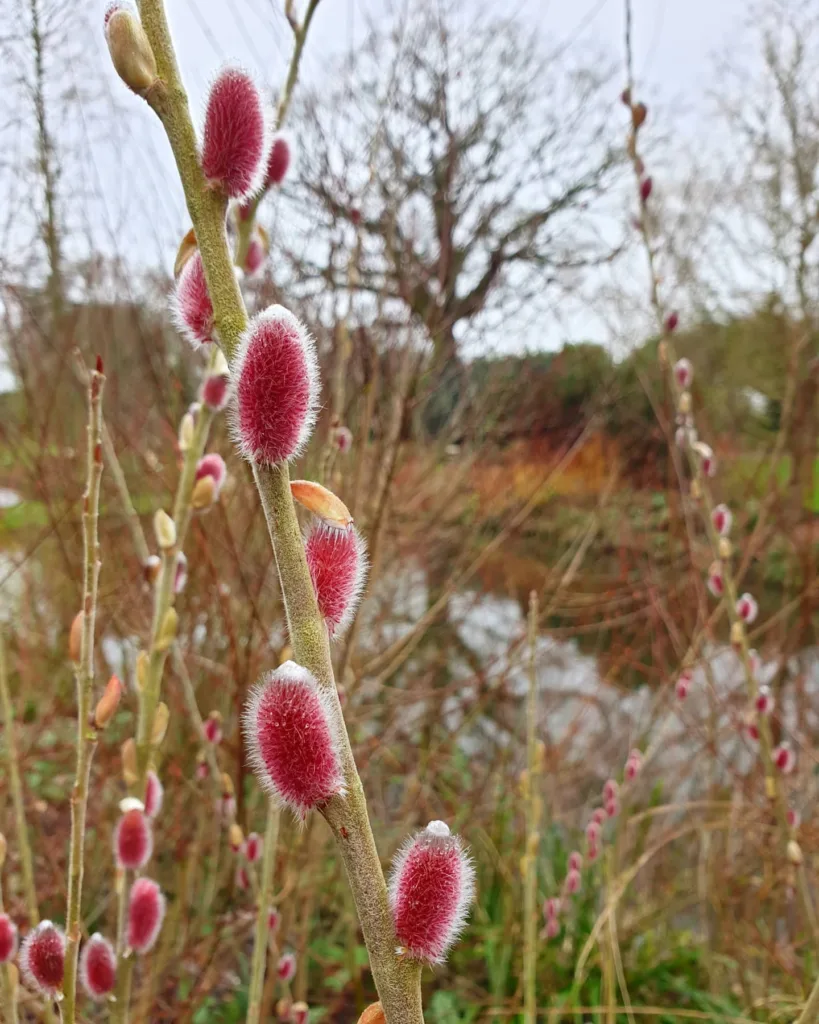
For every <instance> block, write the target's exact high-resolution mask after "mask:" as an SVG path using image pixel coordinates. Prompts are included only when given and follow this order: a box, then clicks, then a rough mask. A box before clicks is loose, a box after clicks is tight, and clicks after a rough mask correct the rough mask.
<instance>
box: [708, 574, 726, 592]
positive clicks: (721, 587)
mask: <svg viewBox="0 0 819 1024" xmlns="http://www.w3.org/2000/svg"><path fill="white" fill-rule="evenodd" d="M708 589H709V590H710V591H711V593H712V594H713V595H714V597H722V595H723V594H724V593H725V578H724V577H723V575H722V570H721V569H720V568H719V567H718V566H712V567H711V569H709V571H708Z"/></svg>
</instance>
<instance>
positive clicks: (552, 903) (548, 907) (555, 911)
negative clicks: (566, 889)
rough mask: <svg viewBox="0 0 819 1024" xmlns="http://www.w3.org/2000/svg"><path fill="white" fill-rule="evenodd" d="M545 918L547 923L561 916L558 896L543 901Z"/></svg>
mask: <svg viewBox="0 0 819 1024" xmlns="http://www.w3.org/2000/svg"><path fill="white" fill-rule="evenodd" d="M543 916H544V917H545V918H546V920H547V921H553V920H554V919H555V918H556V917H559V916H560V900H559V899H558V898H557V897H556V896H549V898H548V899H545V900H544V901H543Z"/></svg>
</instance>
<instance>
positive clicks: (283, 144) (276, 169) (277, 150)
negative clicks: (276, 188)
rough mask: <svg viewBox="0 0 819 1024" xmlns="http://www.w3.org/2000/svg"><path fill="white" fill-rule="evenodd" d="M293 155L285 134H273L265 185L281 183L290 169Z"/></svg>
mask: <svg viewBox="0 0 819 1024" xmlns="http://www.w3.org/2000/svg"><path fill="white" fill-rule="evenodd" d="M292 156H293V151H292V146H291V143H290V139H289V138H288V137H287V136H286V135H274V136H273V143H272V145H271V146H270V156H269V157H268V159H267V185H268V187H269V186H270V185H281V183H282V182H283V181H284V179H285V178H286V177H287V172H288V171H289V170H290V162H291V159H292Z"/></svg>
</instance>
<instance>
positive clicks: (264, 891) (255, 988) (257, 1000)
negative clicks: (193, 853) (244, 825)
mask: <svg viewBox="0 0 819 1024" xmlns="http://www.w3.org/2000/svg"><path fill="white" fill-rule="evenodd" d="M280 817H281V811H280V810H279V808H278V807H277V806H276V805H275V804H274V803H273V801H272V800H268V802H267V825H266V827H265V833H264V858H263V860H262V879H261V881H262V887H261V893H260V895H259V912H258V914H257V915H256V934H255V938H254V940H253V967H252V970H251V974H250V993H249V1001H248V1010H247V1024H259V1021H260V1020H261V1016H262V996H263V994H264V972H265V964H266V963H267V940H268V938H269V935H270V927H269V910H270V901H271V898H272V896H273V871H274V868H275V866H276V845H277V843H278V840H279V819H280Z"/></svg>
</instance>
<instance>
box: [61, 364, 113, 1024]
mask: <svg viewBox="0 0 819 1024" xmlns="http://www.w3.org/2000/svg"><path fill="white" fill-rule="evenodd" d="M104 384H105V377H104V376H103V374H102V372H101V365H98V367H97V369H95V370H93V371H92V372H91V374H90V376H89V383H88V452H87V458H88V482H87V485H86V489H85V495H84V497H83V513H82V523H83V551H84V560H83V562H84V570H83V603H82V636H81V642H80V660H79V662H78V663H77V666H76V671H75V675H76V681H77V770H76V774H75V776H74V788H73V789H72V791H71V846H70V855H69V869H68V900H67V907H66V921H65V930H66V948H65V976H64V978H63V996H64V1002H63V1005H62V1006H61V1007H60V1010H61V1012H62V1016H63V1020H64V1021H65V1024H74V1019H75V1014H76V999H77V957H78V955H79V950H80V911H81V907H82V882H83V869H84V863H83V861H84V853H85V815H86V810H87V806H88V781H89V778H90V775H91V761H92V759H93V757H94V750H95V749H96V746H97V733H96V728H95V726H94V723H93V721H92V714H93V709H92V698H93V696H94V626H95V622H96V615H97V591H98V586H99V577H100V548H99V502H100V481H101V479H102V390H103V386H104Z"/></svg>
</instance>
